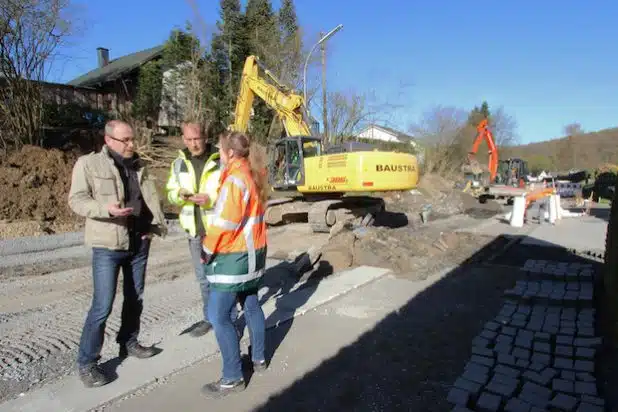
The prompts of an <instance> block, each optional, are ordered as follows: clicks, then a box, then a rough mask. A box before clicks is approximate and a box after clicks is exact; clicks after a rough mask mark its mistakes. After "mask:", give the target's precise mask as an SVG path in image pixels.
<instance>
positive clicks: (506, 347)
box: [479, 343, 513, 355]
mask: <svg viewBox="0 0 618 412" xmlns="http://www.w3.org/2000/svg"><path fill="white" fill-rule="evenodd" d="M512 350H513V346H512V345H510V344H508V343H497V344H496V345H495V346H494V349H493V351H494V352H497V353H498V354H503V355H510V354H511V351H512ZM479 355H482V354H480V353H479Z"/></svg>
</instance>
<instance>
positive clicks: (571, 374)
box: [560, 370, 575, 381]
mask: <svg viewBox="0 0 618 412" xmlns="http://www.w3.org/2000/svg"><path fill="white" fill-rule="evenodd" d="M560 377H561V378H562V379H566V380H568V381H574V380H575V371H565V370H563V371H562V372H560Z"/></svg>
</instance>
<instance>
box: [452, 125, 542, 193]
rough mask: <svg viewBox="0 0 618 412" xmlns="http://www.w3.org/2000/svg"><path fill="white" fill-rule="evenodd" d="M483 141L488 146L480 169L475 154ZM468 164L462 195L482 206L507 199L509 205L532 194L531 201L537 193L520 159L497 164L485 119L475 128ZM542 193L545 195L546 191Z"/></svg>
mask: <svg viewBox="0 0 618 412" xmlns="http://www.w3.org/2000/svg"><path fill="white" fill-rule="evenodd" d="M483 140H484V141H485V142H486V143H487V149H488V155H489V161H488V165H487V166H486V167H484V166H481V164H480V163H479V162H478V160H476V153H477V152H478V149H479V146H480V145H481V143H482V142H483ZM467 160H468V162H467V163H466V164H464V166H463V167H462V171H463V173H464V179H465V180H466V186H465V188H464V192H470V193H472V194H473V195H475V196H476V197H478V199H479V201H480V202H481V203H485V201H486V200H487V199H490V198H494V199H495V198H498V199H506V200H507V203H511V202H512V201H513V197H514V196H518V195H523V194H529V195H532V194H533V193H532V192H534V195H535V196H530V200H531V201H532V199H533V198H536V194H537V192H538V190H534V188H531V187H528V178H527V176H528V164H527V162H526V161H525V160H523V159H520V158H508V159H505V160H499V157H498V148H497V147H496V143H495V141H494V137H493V134H492V132H491V130H490V129H489V123H488V121H487V119H483V120H481V122H480V123H479V124H478V126H477V127H476V138H475V139H474V143H473V144H472V150H470V152H469V153H468V159H467ZM541 191H542V192H543V193H545V190H541ZM539 193H540V192H539Z"/></svg>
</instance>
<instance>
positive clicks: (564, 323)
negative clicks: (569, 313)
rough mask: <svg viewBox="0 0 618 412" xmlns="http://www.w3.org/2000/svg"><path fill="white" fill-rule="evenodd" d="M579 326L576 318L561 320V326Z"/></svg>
mask: <svg viewBox="0 0 618 412" xmlns="http://www.w3.org/2000/svg"><path fill="white" fill-rule="evenodd" d="M576 326H577V322H575V321H574V320H562V321H561V322H560V327H561V328H572V329H574V328H575V327H576Z"/></svg>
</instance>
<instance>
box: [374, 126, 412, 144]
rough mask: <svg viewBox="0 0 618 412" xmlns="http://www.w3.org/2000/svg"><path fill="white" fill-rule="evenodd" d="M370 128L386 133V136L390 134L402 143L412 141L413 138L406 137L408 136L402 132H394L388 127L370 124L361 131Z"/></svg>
mask: <svg viewBox="0 0 618 412" xmlns="http://www.w3.org/2000/svg"><path fill="white" fill-rule="evenodd" d="M372 127H373V128H375V129H379V130H382V131H383V132H386V133H388V134H392V135H393V136H395V137H396V138H397V139H399V140H403V141H412V140H414V138H413V137H412V136H410V135H408V134H405V133H403V132H400V131H398V130H395V129H393V128H390V127H386V126H379V125H377V124H370V125H369V126H367V127H366V128H365V129H364V130H363V131H365V130H369V129H370V128H372Z"/></svg>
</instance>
